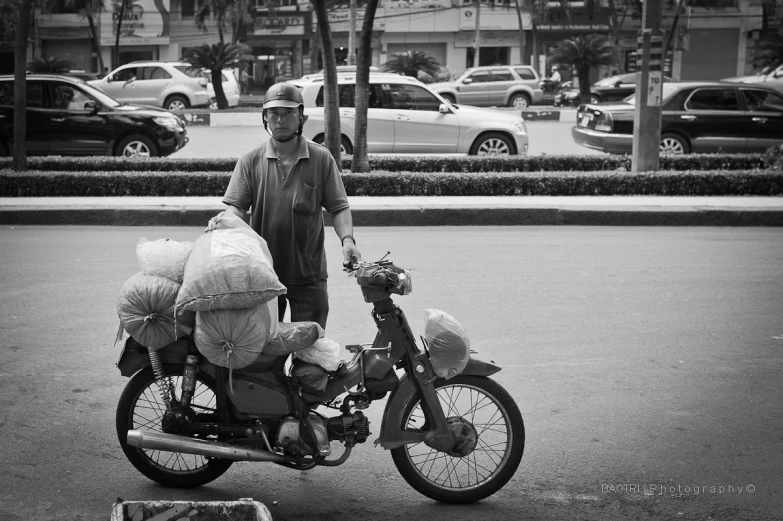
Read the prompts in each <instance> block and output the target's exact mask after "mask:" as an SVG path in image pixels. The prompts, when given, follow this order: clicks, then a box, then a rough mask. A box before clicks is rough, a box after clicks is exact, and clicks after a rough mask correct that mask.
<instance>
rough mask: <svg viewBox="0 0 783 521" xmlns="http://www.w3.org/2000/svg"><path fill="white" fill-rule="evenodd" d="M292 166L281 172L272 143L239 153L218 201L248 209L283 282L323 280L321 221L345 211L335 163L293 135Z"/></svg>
mask: <svg viewBox="0 0 783 521" xmlns="http://www.w3.org/2000/svg"><path fill="white" fill-rule="evenodd" d="M296 139H297V140H298V141H299V150H298V153H297V158H296V162H295V163H294V166H293V168H291V171H290V173H288V174H286V172H285V171H284V169H283V166H282V162H281V161H280V160H279V158H278V156H277V152H276V151H275V148H274V146H273V144H272V140H270V141H269V142H267V143H264V144H263V145H261V146H259V147H256V148H254V149H253V150H251V151H250V152H248V153H246V154H245V155H243V156H242V157H241V158H240V159H239V161H238V162H237V164H236V166H235V167H234V173H233V174H232V175H231V181H229V183H228V188H227V189H226V194H225V196H224V197H223V202H224V203H225V204H227V205H230V206H235V207H236V208H238V209H239V210H241V211H242V212H247V211H248V210H250V211H251V218H250V226H252V228H253V229H254V230H255V231H256V233H258V234H259V235H260V236H261V237H263V238H264V240H265V241H266V243H267V246H268V247H269V251H270V252H271V253H272V261H273V263H274V268H275V273H277V276H278V278H279V279H280V282H282V283H283V284H293V285H297V284H310V283H312V282H315V281H317V280H321V279H324V278H326V276H327V271H326V253H325V252H324V221H323V211H322V210H321V209H322V208H324V209H326V211H328V212H329V213H332V214H333V213H335V212H339V211H340V210H344V209H346V208H348V207H349V205H348V197H347V196H346V194H345V187H344V186H343V181H342V178H341V177H340V172H339V170H338V169H337V163H336V162H335V161H334V158H333V157H332V155H331V154H330V153H329V151H328V150H327V149H326V148H325V147H323V146H321V145H318V144H316V143H313V142H311V141H307V140H306V139H305V138H304V137H302V136H297V138H296Z"/></svg>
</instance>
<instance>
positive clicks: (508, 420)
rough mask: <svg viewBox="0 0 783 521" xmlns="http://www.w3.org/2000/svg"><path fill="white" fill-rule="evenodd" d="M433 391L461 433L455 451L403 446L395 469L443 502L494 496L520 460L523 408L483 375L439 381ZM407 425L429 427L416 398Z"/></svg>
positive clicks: (456, 431) (405, 417) (396, 455)
mask: <svg viewBox="0 0 783 521" xmlns="http://www.w3.org/2000/svg"><path fill="white" fill-rule="evenodd" d="M435 388H436V391H437V393H438V398H439V399H440V401H441V405H442V407H443V411H444V413H445V414H446V418H447V420H448V421H449V422H450V424H451V425H452V427H451V429H452V434H456V435H457V439H456V441H457V443H456V444H455V448H454V449H452V451H450V452H448V453H446V452H438V451H436V450H435V449H433V448H431V447H428V446H427V445H425V444H424V443H417V444H410V445H403V446H402V447H398V448H396V449H393V450H392V451H391V453H392V459H393V460H394V464H395V466H396V467H397V470H398V471H399V472H400V474H401V475H402V477H403V478H404V479H405V481H407V482H408V484H409V485H410V486H412V487H413V488H414V489H416V490H417V491H419V492H420V493H422V494H424V495H425V496H427V497H429V498H431V499H434V500H436V501H441V502H443V503H473V502H475V501H480V500H482V499H484V498H486V497H489V496H491V495H492V494H494V493H495V492H497V491H498V490H500V489H501V488H502V487H503V486H504V485H505V484H506V483H508V481H509V480H510V479H511V477H512V476H513V475H514V473H515V472H516V470H517V467H519V463H520V461H521V460H522V453H523V452H524V450H525V425H524V422H523V420H522V414H521V413H520V412H519V407H517V404H516V403H515V402H514V399H513V398H512V397H511V395H510V394H508V392H507V391H506V390H505V389H504V388H503V387H502V386H501V385H500V384H498V383H497V382H495V381H494V380H492V379H491V378H487V377H485V376H465V375H460V376H456V377H454V378H452V379H450V380H440V381H438V382H436V383H435ZM403 426H404V427H405V428H406V429H422V430H426V429H427V425H426V422H425V419H424V414H423V411H422V407H421V402H420V399H419V397H418V395H416V396H414V398H413V399H412V400H411V401H410V403H408V404H407V405H406V407H405V410H404V414H403ZM460 433H462V435H460ZM474 444H475V446H473V445H474Z"/></svg>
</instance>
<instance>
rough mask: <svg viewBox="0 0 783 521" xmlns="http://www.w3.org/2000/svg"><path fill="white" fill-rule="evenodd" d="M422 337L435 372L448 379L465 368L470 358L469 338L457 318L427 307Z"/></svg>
mask: <svg viewBox="0 0 783 521" xmlns="http://www.w3.org/2000/svg"><path fill="white" fill-rule="evenodd" d="M426 311H427V325H426V326H425V327H424V338H425V339H426V340H427V344H428V345H429V351H430V362H432V368H433V369H434V370H435V374H436V375H438V376H440V377H441V378H445V379H447V380H448V379H449V378H453V377H455V376H457V375H458V374H460V373H461V372H462V370H463V369H465V366H466V365H467V364H468V360H470V339H469V338H468V334H467V333H466V332H465V329H464V328H463V327H462V325H461V324H460V323H459V322H457V320H456V319H455V318H454V317H452V316H451V315H449V314H448V313H445V312H443V311H439V310H437V309H427V310H426Z"/></svg>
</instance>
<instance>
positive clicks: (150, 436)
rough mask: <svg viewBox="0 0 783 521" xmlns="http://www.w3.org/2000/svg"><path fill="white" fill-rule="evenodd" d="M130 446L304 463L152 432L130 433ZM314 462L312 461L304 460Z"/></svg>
mask: <svg viewBox="0 0 783 521" xmlns="http://www.w3.org/2000/svg"><path fill="white" fill-rule="evenodd" d="M128 445H130V446H131V447H136V448H139V449H144V450H163V451H166V452H182V453H184V454H197V455H200V456H207V457H210V458H218V459H230V460H234V461H269V462H273V463H291V462H299V461H302V460H303V459H302V458H293V457H290V456H282V455H280V454H275V453H274V452H269V451H268V450H259V449H251V448H248V447H239V446H237V445H231V444H229V443H224V442H220V441H206V440H199V439H196V438H188V437H186V436H177V435H176V434H166V433H163V432H151V431H139V430H130V431H128ZM304 461H308V462H312V460H304Z"/></svg>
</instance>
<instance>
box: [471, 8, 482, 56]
mask: <svg viewBox="0 0 783 521" xmlns="http://www.w3.org/2000/svg"><path fill="white" fill-rule="evenodd" d="M475 6H476V41H474V42H473V66H474V67H478V66H479V52H481V0H476V2H475Z"/></svg>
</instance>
